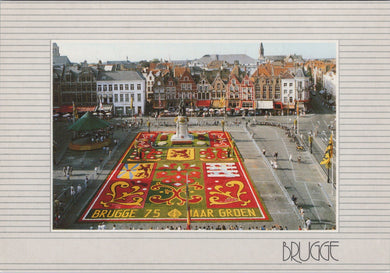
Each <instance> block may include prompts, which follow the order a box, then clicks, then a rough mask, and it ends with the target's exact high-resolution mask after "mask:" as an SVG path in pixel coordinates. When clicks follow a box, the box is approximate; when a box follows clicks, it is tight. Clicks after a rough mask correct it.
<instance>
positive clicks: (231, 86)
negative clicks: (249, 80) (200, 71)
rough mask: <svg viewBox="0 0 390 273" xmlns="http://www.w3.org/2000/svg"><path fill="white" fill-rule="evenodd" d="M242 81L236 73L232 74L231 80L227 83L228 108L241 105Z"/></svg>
mask: <svg viewBox="0 0 390 273" xmlns="http://www.w3.org/2000/svg"><path fill="white" fill-rule="evenodd" d="M240 87H241V82H240V80H239V79H238V77H237V76H236V75H235V74H231V75H230V79H229V82H228V83H227V84H226V101H227V107H228V108H239V107H240V89H241V88H240Z"/></svg>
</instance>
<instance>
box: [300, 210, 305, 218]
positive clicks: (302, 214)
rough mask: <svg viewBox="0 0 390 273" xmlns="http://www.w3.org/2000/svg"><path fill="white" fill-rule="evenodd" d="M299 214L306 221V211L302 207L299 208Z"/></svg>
mask: <svg viewBox="0 0 390 273" xmlns="http://www.w3.org/2000/svg"><path fill="white" fill-rule="evenodd" d="M299 214H300V215H301V217H302V219H305V211H304V210H303V208H302V207H299Z"/></svg>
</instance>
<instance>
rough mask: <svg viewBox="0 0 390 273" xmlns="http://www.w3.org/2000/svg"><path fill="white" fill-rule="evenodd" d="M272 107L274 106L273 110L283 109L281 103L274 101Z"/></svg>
mask: <svg viewBox="0 0 390 273" xmlns="http://www.w3.org/2000/svg"><path fill="white" fill-rule="evenodd" d="M274 105H275V109H283V103H282V102H280V101H275V102H274Z"/></svg>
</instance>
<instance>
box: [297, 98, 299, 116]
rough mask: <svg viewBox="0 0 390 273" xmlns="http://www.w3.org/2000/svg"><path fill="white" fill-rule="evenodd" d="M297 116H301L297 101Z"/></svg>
mask: <svg viewBox="0 0 390 273" xmlns="http://www.w3.org/2000/svg"><path fill="white" fill-rule="evenodd" d="M297 116H299V101H297Z"/></svg>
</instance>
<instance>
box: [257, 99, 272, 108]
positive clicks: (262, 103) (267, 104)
mask: <svg viewBox="0 0 390 273" xmlns="http://www.w3.org/2000/svg"><path fill="white" fill-rule="evenodd" d="M257 109H274V102H273V101H272V100H259V101H257Z"/></svg>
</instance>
